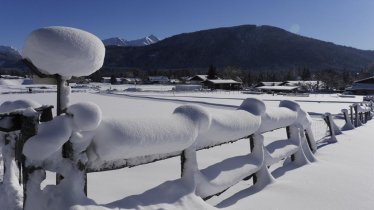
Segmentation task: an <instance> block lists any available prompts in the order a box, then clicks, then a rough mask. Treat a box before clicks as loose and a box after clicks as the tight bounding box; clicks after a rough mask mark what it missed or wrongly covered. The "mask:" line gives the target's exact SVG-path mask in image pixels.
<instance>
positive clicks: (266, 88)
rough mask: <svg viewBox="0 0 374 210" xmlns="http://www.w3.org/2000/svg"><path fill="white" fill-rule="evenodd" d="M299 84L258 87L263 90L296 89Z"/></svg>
mask: <svg viewBox="0 0 374 210" xmlns="http://www.w3.org/2000/svg"><path fill="white" fill-rule="evenodd" d="M297 88H298V86H261V87H257V89H261V90H294V89H297Z"/></svg>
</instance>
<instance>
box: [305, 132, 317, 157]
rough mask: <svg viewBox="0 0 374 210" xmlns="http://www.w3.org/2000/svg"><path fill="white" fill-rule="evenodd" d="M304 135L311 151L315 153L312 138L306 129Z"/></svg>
mask: <svg viewBox="0 0 374 210" xmlns="http://www.w3.org/2000/svg"><path fill="white" fill-rule="evenodd" d="M304 135H305V138H306V142H307V143H308V146H309V149H310V151H312V152H315V150H314V149H313V147H312V140H311V139H310V136H309V134H308V131H307V130H306V129H304Z"/></svg>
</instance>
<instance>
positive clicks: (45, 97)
mask: <svg viewBox="0 0 374 210" xmlns="http://www.w3.org/2000/svg"><path fill="white" fill-rule="evenodd" d="M129 87H133V86H130V85H129V86H110V85H105V86H100V87H96V88H95V89H92V88H87V89H84V88H83V89H84V93H83V92H82V93H73V94H72V95H71V101H70V103H71V104H74V103H76V102H82V101H92V102H94V103H96V104H97V105H98V106H99V107H100V108H101V109H102V112H103V116H104V117H105V118H111V117H116V118H122V119H125V120H126V119H141V118H156V119H157V118H161V117H162V116H164V115H168V114H170V113H172V112H173V111H174V109H175V108H176V107H178V106H181V105H183V104H199V105H201V106H203V107H205V108H206V109H208V110H210V111H211V112H219V111H220V110H222V109H225V110H230V109H235V108H236V107H238V106H239V105H240V104H241V102H242V101H243V99H245V98H250V97H254V98H258V99H261V100H263V101H264V103H265V104H266V106H278V104H279V101H281V100H285V99H288V100H295V101H297V102H298V103H299V104H300V106H301V108H302V109H304V110H305V111H307V112H309V113H310V114H311V116H312V118H313V119H315V120H317V121H318V120H320V114H323V113H325V112H331V113H332V114H339V113H340V110H341V109H343V108H346V109H348V108H349V105H351V104H352V103H354V102H361V101H362V97H355V98H345V97H339V96H338V95H314V94H311V95H310V96H309V97H289V96H288V97H287V96H283V95H282V96H277V95H275V96H273V95H268V94H264V95H249V94H241V93H240V92H224V91H218V92H189V93H183V92H173V91H170V90H172V88H173V87H172V86H144V87H141V88H142V89H143V90H147V91H146V92H127V91H123V90H125V89H127V88H129ZM35 89H37V88H35ZM42 89H44V88H42ZM49 89H51V90H55V89H54V88H53V87H49ZM107 89H110V90H111V92H110V94H108V93H106V90H107ZM114 89H116V90H117V91H114ZM11 90H27V87H25V86H18V87H14V86H13V87H10V86H2V87H1V88H0V91H1V92H3V93H5V92H10V91H11ZM98 90H99V91H101V93H97V91H98ZM155 91H156V92H155ZM55 98H56V94H55V93H53V92H51V93H32V94H2V95H0V102H1V103H3V102H4V101H8V100H17V99H30V100H35V101H37V102H39V103H41V104H48V105H55V103H56V99H55ZM336 122H337V124H338V125H342V122H343V121H342V120H341V119H336ZM372 128H374V122H369V123H368V124H367V125H366V126H363V127H360V128H358V129H355V130H353V131H348V132H345V133H344V134H343V135H340V136H338V137H337V139H338V143H335V144H329V145H327V146H324V147H322V148H320V149H318V151H317V153H316V155H315V156H316V158H317V161H316V162H314V163H311V164H308V165H306V166H303V167H300V168H296V167H295V166H294V165H293V164H292V163H288V161H287V160H286V161H285V165H284V166H283V165H282V163H280V164H277V165H274V166H272V167H271V168H270V171H271V173H272V175H273V176H274V177H275V178H276V180H275V182H274V183H273V184H271V185H269V186H267V187H266V188H265V189H262V190H259V189H256V188H254V187H251V186H252V180H248V181H242V182H240V183H239V184H237V185H235V186H234V187H232V188H230V189H229V190H227V191H226V192H224V193H223V194H221V195H220V196H218V197H213V198H211V199H210V200H208V201H206V202H207V204H205V203H204V202H203V201H202V199H200V198H197V197H196V196H194V195H191V194H190V193H189V189H182V188H183V185H181V183H179V182H180V181H179V178H180V175H181V171H180V167H181V166H180V158H179V157H176V158H171V159H168V160H164V161H159V162H156V163H151V164H147V165H142V166H137V167H134V168H125V169H120V170H114V171H107V172H98V173H90V174H89V175H88V197H89V198H91V199H93V200H94V201H95V202H96V203H98V204H100V205H104V206H105V207H107V208H109V209H116V208H115V207H121V208H123V209H190V210H191V209H242V210H248V209H373V208H374V200H373V199H371V195H373V194H374V181H373V179H372V177H373V175H374V166H372V161H373V160H374V142H373V141H372V140H371V139H370V138H369V136H371V133H372ZM321 129H322V128H321ZM323 132H324V131H323ZM283 136H286V132H285V130H284V131H279V130H278V131H275V132H273V133H272V132H270V133H267V134H265V140H266V138H270V139H271V138H276V137H281V138H283ZM249 151H250V149H249V143H248V140H241V141H238V142H236V143H233V144H227V145H223V146H219V147H215V148H212V149H209V150H202V151H199V152H198V153H197V155H198V162H199V167H201V168H205V167H207V166H209V165H211V164H213V163H217V162H220V161H223V160H225V159H228V158H230V157H232V156H234V155H235V156H237V155H245V154H248V153H249ZM48 184H54V175H53V174H48V177H47V180H45V181H44V182H43V186H45V185H48ZM176 187H179V188H180V189H178V190H176V189H175V188H176ZM168 189H169V190H168ZM175 192H179V193H177V194H175ZM0 193H1V191H0ZM0 201H1V199H0ZM86 207H87V208H88V206H86ZM0 209H3V208H2V207H1V204H0ZM89 209H96V207H94V206H91V207H90V208H89Z"/></svg>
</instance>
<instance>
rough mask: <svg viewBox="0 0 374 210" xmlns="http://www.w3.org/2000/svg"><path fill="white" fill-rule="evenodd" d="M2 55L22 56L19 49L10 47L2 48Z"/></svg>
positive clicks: (0, 50) (0, 51)
mask: <svg viewBox="0 0 374 210" xmlns="http://www.w3.org/2000/svg"><path fill="white" fill-rule="evenodd" d="M0 53H2V54H10V55H14V56H21V54H20V53H19V52H18V50H17V49H15V48H14V47H10V46H0Z"/></svg>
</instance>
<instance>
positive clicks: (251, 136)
mask: <svg viewBox="0 0 374 210" xmlns="http://www.w3.org/2000/svg"><path fill="white" fill-rule="evenodd" d="M249 144H250V149H251V153H252V152H253V149H254V148H255V140H254V138H253V135H250V136H249ZM249 177H252V182H253V185H255V184H256V183H257V180H258V177H257V174H256V173H254V174H252V175H250V176H249ZM246 178H248V177H246ZM246 178H244V179H246Z"/></svg>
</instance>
